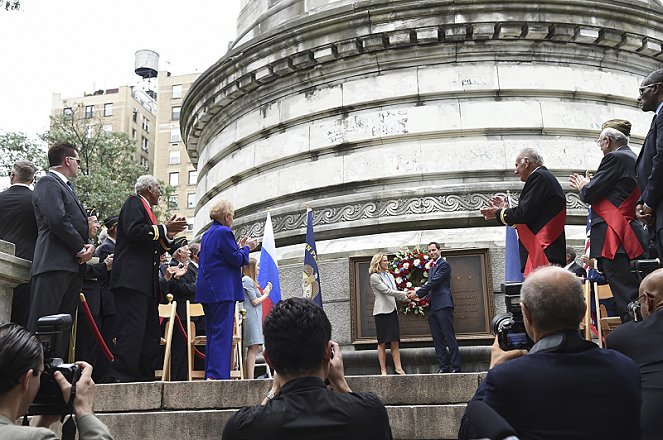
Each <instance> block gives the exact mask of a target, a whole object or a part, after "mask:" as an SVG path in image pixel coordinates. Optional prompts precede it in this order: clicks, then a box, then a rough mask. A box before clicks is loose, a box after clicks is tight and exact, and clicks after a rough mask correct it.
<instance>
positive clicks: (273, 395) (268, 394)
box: [267, 390, 276, 400]
mask: <svg viewBox="0 0 663 440" xmlns="http://www.w3.org/2000/svg"><path fill="white" fill-rule="evenodd" d="M274 397H276V394H274V391H272V390H269V393H267V398H268V399H269V400H272V399H273V398H274Z"/></svg>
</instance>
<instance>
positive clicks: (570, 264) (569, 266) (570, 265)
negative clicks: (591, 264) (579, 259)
mask: <svg viewBox="0 0 663 440" xmlns="http://www.w3.org/2000/svg"><path fill="white" fill-rule="evenodd" d="M564 269H566V270H568V271H569V272H573V273H574V274H576V276H577V277H580V278H585V277H587V271H586V270H585V269H584V268H583V267H582V266H581V265H579V264H578V263H576V251H574V250H573V248H572V247H567V248H566V266H564Z"/></svg>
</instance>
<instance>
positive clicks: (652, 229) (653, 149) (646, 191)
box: [635, 69, 663, 257]
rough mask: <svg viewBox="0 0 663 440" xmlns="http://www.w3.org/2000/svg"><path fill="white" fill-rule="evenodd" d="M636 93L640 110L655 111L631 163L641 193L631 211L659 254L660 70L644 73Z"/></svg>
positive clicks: (662, 251) (662, 220) (662, 181)
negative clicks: (647, 231)
mask: <svg viewBox="0 0 663 440" xmlns="http://www.w3.org/2000/svg"><path fill="white" fill-rule="evenodd" d="M639 92H640V94H639V96H638V103H639V104H640V106H641V107H642V111H643V112H655V113H656V114H655V115H654V118H653V119H652V122H651V127H650V128H649V132H648V133H647V137H646V138H645V143H644V145H643V146H642V149H641V150H640V154H639V155H638V159H637V161H636V163H635V170H636V178H637V179H638V185H639V186H640V193H641V194H640V199H639V200H638V204H637V206H636V210H635V213H636V216H637V218H638V219H639V220H640V221H642V222H643V223H644V224H645V225H647V228H648V230H649V238H650V239H651V240H652V241H654V242H655V244H656V250H657V251H658V256H659V257H663V203H662V202H663V69H659V70H654V71H653V72H652V73H650V74H649V75H647V77H646V78H645V79H643V80H642V83H641V85H640V89H639Z"/></svg>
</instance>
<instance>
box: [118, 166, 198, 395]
mask: <svg viewBox="0 0 663 440" xmlns="http://www.w3.org/2000/svg"><path fill="white" fill-rule="evenodd" d="M135 190H136V194H134V195H131V196H129V198H128V199H127V201H126V202H124V205H123V206H122V210H121V211H120V217H119V220H118V226H117V244H116V247H115V255H114V257H113V270H112V271H111V282H110V288H111V291H112V292H113V294H114V295H115V307H116V309H117V341H116V344H115V352H114V354H115V362H114V363H113V365H112V367H111V369H110V371H109V378H108V380H109V381H114V382H135V381H151V380H154V370H155V367H156V363H157V361H158V357H159V349H160V344H159V338H160V326H159V312H158V301H159V296H158V295H159V289H158V284H159V283H158V271H159V256H160V255H161V254H162V253H164V252H165V251H166V250H168V248H169V246H170V242H171V241H172V239H173V237H174V236H175V235H176V234H177V233H178V232H181V231H183V230H184V229H185V228H186V226H187V221H186V218H184V217H176V216H173V217H172V218H171V219H170V221H167V222H166V223H164V224H159V223H158V222H157V219H156V217H155V215H154V213H153V212H152V206H155V205H158V204H159V198H160V197H161V186H160V185H159V182H158V181H157V179H156V178H155V177H154V176H149V175H146V176H140V177H139V178H138V180H136V185H135Z"/></svg>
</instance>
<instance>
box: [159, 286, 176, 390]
mask: <svg viewBox="0 0 663 440" xmlns="http://www.w3.org/2000/svg"><path fill="white" fill-rule="evenodd" d="M176 308H177V301H173V296H172V295H168V304H159V318H160V319H165V320H166V325H165V326H164V335H163V336H162V337H161V345H162V346H165V349H164V352H163V366H162V367H161V370H156V371H155V372H154V377H155V379H161V381H162V382H165V381H170V355H171V351H172V344H173V328H174V327H175V315H176V314H177V312H176Z"/></svg>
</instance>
